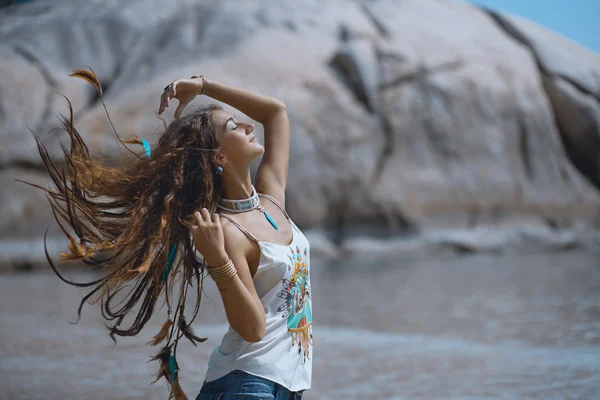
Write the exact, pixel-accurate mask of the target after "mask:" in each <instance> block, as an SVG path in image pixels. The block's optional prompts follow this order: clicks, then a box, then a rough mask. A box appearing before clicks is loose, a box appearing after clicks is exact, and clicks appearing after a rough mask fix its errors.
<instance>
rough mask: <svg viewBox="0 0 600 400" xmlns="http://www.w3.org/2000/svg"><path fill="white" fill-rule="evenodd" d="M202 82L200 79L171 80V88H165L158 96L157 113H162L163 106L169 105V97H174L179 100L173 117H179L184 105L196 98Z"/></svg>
mask: <svg viewBox="0 0 600 400" xmlns="http://www.w3.org/2000/svg"><path fill="white" fill-rule="evenodd" d="M203 84H204V82H203V80H202V79H179V80H176V81H175V82H172V83H171V88H170V89H169V90H165V91H164V92H163V94H162V95H161V96H160V107H159V109H158V115H160V114H162V113H163V112H164V111H165V108H167V107H169V105H170V103H171V99H173V98H175V99H177V100H179V106H178V107H177V109H176V110H175V115H174V117H175V119H177V118H179V117H180V116H181V114H182V113H183V110H184V109H185V107H186V106H187V105H188V104H189V103H190V102H191V101H192V100H194V99H195V98H196V95H197V94H198V93H201V92H202V89H203V88H202V85H203Z"/></svg>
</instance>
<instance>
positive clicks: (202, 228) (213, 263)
mask: <svg viewBox="0 0 600 400" xmlns="http://www.w3.org/2000/svg"><path fill="white" fill-rule="evenodd" d="M194 221H195V224H191V225H187V224H186V226H187V227H188V228H189V229H190V232H192V236H193V237H194V245H195V246H196V249H197V250H198V251H199V252H200V254H202V257H204V261H205V262H206V264H208V266H210V267H218V266H220V265H223V264H225V263H226V262H227V260H229V256H228V255H227V252H226V251H225V236H224V235H223V228H222V227H221V219H220V217H219V215H218V214H212V215H210V213H209V212H208V210H207V209H206V208H203V209H201V210H200V212H198V211H196V212H195V213H194Z"/></svg>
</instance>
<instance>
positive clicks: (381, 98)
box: [0, 0, 600, 247]
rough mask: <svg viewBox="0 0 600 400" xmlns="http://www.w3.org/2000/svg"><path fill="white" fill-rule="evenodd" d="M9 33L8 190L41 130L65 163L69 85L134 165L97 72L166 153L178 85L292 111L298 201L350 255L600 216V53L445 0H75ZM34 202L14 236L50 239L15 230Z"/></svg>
mask: <svg viewBox="0 0 600 400" xmlns="http://www.w3.org/2000/svg"><path fill="white" fill-rule="evenodd" d="M0 37H1V38H2V41H1V43H2V45H1V46H0V54H1V55H2V57H1V61H0V71H2V74H3V76H4V77H8V78H5V79H3V80H1V81H0V93H1V94H2V95H1V96H0V140H1V141H2V146H1V148H0V169H1V171H0V173H1V174H2V175H0V176H2V177H3V179H8V178H10V177H22V176H28V174H30V173H33V172H31V170H36V169H37V172H35V174H37V173H39V166H40V163H41V161H40V158H39V155H38V153H37V149H36V147H35V141H34V140H33V137H32V135H31V134H30V133H29V132H28V131H27V127H28V126H29V127H31V128H32V129H34V130H35V131H36V132H37V133H38V134H39V135H40V137H41V138H42V140H43V141H44V142H45V143H46V144H47V145H48V148H49V150H50V152H51V154H57V155H59V151H60V147H59V145H60V143H61V141H62V140H63V139H62V138H63V136H62V134H61V133H60V132H53V133H51V134H47V132H48V131H49V130H50V129H51V128H52V127H54V126H56V125H57V124H58V120H57V118H56V115H55V114H58V113H66V111H67V108H66V101H65V100H64V98H62V97H61V96H60V95H59V94H57V93H55V91H58V92H60V93H63V94H65V95H67V96H68V97H69V99H71V100H72V102H73V105H74V108H75V111H76V121H75V124H76V127H77V128H78V129H79V130H80V132H81V133H82V136H83V137H84V138H85V139H86V141H87V142H88V144H89V146H90V149H91V150H92V151H93V152H95V153H97V154H102V155H103V156H110V157H115V156H118V155H120V154H125V152H124V151H123V147H122V146H121V145H118V144H117V142H116V138H115V136H114V133H113V132H112V129H111V126H110V124H109V123H108V120H107V118H106V116H105V114H104V108H103V107H102V105H101V104H100V103H99V102H98V97H97V95H96V93H95V91H94V89H93V87H92V86H91V85H89V84H88V83H86V82H83V81H81V80H77V79H74V78H69V77H68V74H69V73H70V72H71V70H73V69H82V68H85V66H86V65H90V66H91V67H92V68H93V69H94V71H95V72H96V73H97V75H98V76H99V78H100V80H101V82H102V84H103V87H104V93H105V95H104V100H105V103H106V106H107V108H108V110H109V113H110V115H111V118H112V120H113V122H114V124H115V126H116V128H117V130H118V132H119V134H120V135H121V136H125V137H127V136H129V135H130V134H135V135H137V136H140V137H144V138H146V139H147V140H149V141H151V142H155V141H157V140H158V138H159V136H160V134H161V131H162V129H163V128H162V122H161V121H160V120H159V119H158V118H156V116H155V114H154V112H155V111H156V110H157V108H158V101H159V95H160V94H161V93H162V88H163V87H164V86H165V85H166V84H167V83H169V82H170V81H172V80H174V79H177V78H181V77H189V76H191V75H198V74H204V75H206V76H208V77H209V78H210V79H213V80H217V81H221V82H224V83H228V84H231V85H239V86H242V87H245V88H248V89H251V90H257V91H260V92H262V93H265V94H268V95H272V96H276V97H278V98H281V99H282V100H284V101H285V103H286V105H287V107H288V111H289V114H290V121H291V127H292V142H291V166H292V167H291V169H290V173H289V185H288V188H289V191H288V195H287V205H286V206H287V208H288V210H289V212H290V214H291V216H292V218H294V220H295V221H297V223H298V224H300V225H301V226H303V227H304V228H314V229H317V230H318V231H319V232H328V235H329V236H330V237H331V239H332V240H333V242H334V243H336V244H338V245H339V244H341V243H343V242H344V241H347V239H351V238H353V237H356V236H365V235H366V236H369V237H371V238H382V237H384V238H387V237H389V236H390V235H392V236H394V235H397V234H407V233H414V232H418V231H420V230H421V231H428V230H432V229H437V228H457V229H471V228H477V227H478V226H479V225H485V226H489V224H490V223H491V224H492V226H493V224H494V223H498V222H501V221H502V220H504V219H505V218H519V219H521V220H522V221H524V222H525V223H526V221H528V220H531V221H535V223H539V222H540V221H541V222H542V223H546V224H550V225H552V226H559V227H560V226H561V225H568V224H569V221H573V220H583V221H588V222H589V221H595V222H593V223H596V224H597V219H595V220H594V219H593V218H595V217H597V215H598V210H599V206H600V193H599V190H598V188H599V185H598V182H600V180H599V179H600V176H599V173H600V168H599V164H598V157H595V155H596V154H598V151H597V149H598V141H599V139H598V138H599V128H598V123H599V122H598V121H599V118H598V112H599V111H598V110H599V108H598V107H599V106H598V93H599V87H600V83H599V80H598V76H599V75H598V74H599V73H600V57H598V55H596V54H593V53H592V52H590V51H588V50H585V49H583V48H581V47H580V46H578V45H576V44H574V43H572V42H570V41H568V40H566V39H562V38H561V40H557V39H556V38H557V34H555V33H553V32H550V31H548V30H546V29H543V28H540V27H538V26H535V25H534V24H532V23H530V22H527V21H524V20H518V19H516V18H514V17H511V16H508V15H504V14H498V13H494V12H491V11H489V10H485V9H482V8H479V7H476V6H473V5H469V4H465V3H462V2H456V1H445V2H439V1H434V0H405V1H403V2H396V1H393V0H379V1H350V0H348V1H335V2H320V1H317V0H302V1H296V2H275V3H273V2H270V1H266V0H261V1H253V2H238V1H234V0H227V1H221V2H218V3H215V2H212V1H208V0H197V1H192V0H173V1H171V2H168V3H164V2H158V1H154V0H132V1H129V2H127V4H126V5H123V4H122V3H119V2H104V1H100V0H94V1H89V2H85V3H81V2H73V1H67V0H59V1H54V2H34V3H31V4H25V5H21V6H13V7H9V8H6V9H3V10H0ZM574 59H576V60H577V62H573V60H574ZM208 101H210V99H207V98H204V97H201V98H198V99H197V100H195V104H196V105H198V104H202V103H205V102H208ZM173 109H174V107H172V109H170V110H168V111H167V113H166V118H167V119H171V118H172V112H173V111H174V110H173ZM260 134H261V133H260V132H259V137H260ZM261 140H262V139H261ZM256 165H257V164H256V163H254V164H253V168H255V167H256ZM23 170H25V172H24V171H23ZM38 178H39V177H38V176H37V175H36V178H35V179H38ZM11 185H12V184H11ZM10 187H11V188H12V187H13V186H10ZM11 190H12V189H11ZM35 192H36V191H35V189H33V188H27V190H25V189H23V188H20V189H19V190H17V191H15V192H14V194H11V195H10V197H11V202H10V204H13V205H6V204H3V205H2V206H0V212H1V213H2V214H3V215H11V217H10V218H11V219H10V221H11V222H7V223H6V224H5V225H2V228H1V229H0V235H1V236H2V237H3V238H4V237H7V236H9V235H11V232H12V231H13V230H14V229H18V232H19V235H23V237H28V238H29V239H31V240H36V239H39V237H40V234H41V230H39V229H38V228H24V227H19V228H15V227H18V226H20V224H25V225H26V224H28V222H27V221H28V219H27V218H28V216H27V215H28V212H27V211H26V210H31V209H36V212H38V211H37V209H38V208H40V209H41V208H44V207H46V206H42V205H40V204H39V203H40V202H42V203H43V200H44V199H42V198H39V196H38V194H34V193H35ZM36 196H38V197H36ZM19 201H20V202H21V203H20V205H18V206H15V205H14V204H16V203H18V202H19ZM2 207H4V208H2ZM7 207H11V208H10V209H9V208H7ZM45 209H46V210H48V207H46V208H45ZM7 210H8V211H7ZM39 212H41V213H45V214H44V215H40V216H38V217H36V218H39V219H38V223H39V225H40V226H44V227H45V226H47V225H48V224H50V223H51V215H50V214H48V213H47V212H45V211H41V210H40V211H39ZM590 223H591V222H590ZM494 243H495V242H494ZM494 246H495V244H494ZM417 247H418V246H417ZM484 247H485V246H484Z"/></svg>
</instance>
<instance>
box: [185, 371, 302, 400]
mask: <svg viewBox="0 0 600 400" xmlns="http://www.w3.org/2000/svg"><path fill="white" fill-rule="evenodd" d="M303 393H304V390H301V391H298V392H291V391H290V390H288V389H287V388H285V387H284V386H282V385H280V384H278V383H276V382H273V381H270V380H268V379H265V378H261V377H259V376H255V375H252V374H249V373H247V372H245V371H240V370H234V371H231V372H230V373H228V374H227V375H225V376H222V377H221V378H219V379H216V380H214V381H210V382H206V381H205V382H204V384H203V385H202V389H201V390H200V394H198V397H196V400H223V399H227V400H230V399H231V400H233V399H236V398H237V397H236V396H237V395H239V396H240V398H244V399H247V398H248V397H249V396H256V398H257V399H262V398H269V399H274V400H301V399H302V394H303ZM261 395H266V396H264V397H261ZM269 395H270V396H269ZM271 396H272V397H271Z"/></svg>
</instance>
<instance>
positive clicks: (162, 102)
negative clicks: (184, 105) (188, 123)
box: [158, 90, 169, 115]
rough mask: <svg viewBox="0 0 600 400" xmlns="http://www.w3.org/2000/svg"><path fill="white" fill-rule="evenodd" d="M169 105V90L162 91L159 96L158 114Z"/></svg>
mask: <svg viewBox="0 0 600 400" xmlns="http://www.w3.org/2000/svg"><path fill="white" fill-rule="evenodd" d="M168 106H169V91H168V90H167V91H165V92H163V94H162V95H161V96H160V107H159V108H158V115H160V114H162V113H163V112H164V111H165V108H166V107H168Z"/></svg>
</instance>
